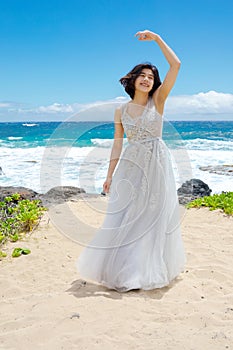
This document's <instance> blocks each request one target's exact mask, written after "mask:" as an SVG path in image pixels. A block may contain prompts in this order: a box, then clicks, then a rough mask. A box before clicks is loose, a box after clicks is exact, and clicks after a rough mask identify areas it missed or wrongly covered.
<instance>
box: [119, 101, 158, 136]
mask: <svg viewBox="0 0 233 350" xmlns="http://www.w3.org/2000/svg"><path fill="white" fill-rule="evenodd" d="M127 110H128V102H127V103H125V104H124V105H122V106H121V113H122V116H121V122H122V125H123V128H124V131H125V134H126V136H127V139H128V141H129V142H131V141H150V140H153V139H155V138H157V137H160V138H162V129H163V117H162V116H161V115H160V114H159V113H158V112H157V111H156V109H155V105H154V102H153V99H152V98H149V100H148V102H147V105H146V107H145V109H144V111H143V113H142V114H141V115H140V116H137V117H131V116H130V115H129V114H128V112H127Z"/></svg>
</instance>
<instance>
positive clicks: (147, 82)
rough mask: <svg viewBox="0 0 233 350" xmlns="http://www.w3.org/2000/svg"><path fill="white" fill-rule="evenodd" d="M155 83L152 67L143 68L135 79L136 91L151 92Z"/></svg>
mask: <svg viewBox="0 0 233 350" xmlns="http://www.w3.org/2000/svg"><path fill="white" fill-rule="evenodd" d="M153 85H154V74H153V72H152V70H151V69H149V68H143V70H142V71H141V73H140V74H139V76H138V77H137V78H136V80H135V91H136V90H138V91H141V92H146V93H149V92H150V91H151V89H152V88H153Z"/></svg>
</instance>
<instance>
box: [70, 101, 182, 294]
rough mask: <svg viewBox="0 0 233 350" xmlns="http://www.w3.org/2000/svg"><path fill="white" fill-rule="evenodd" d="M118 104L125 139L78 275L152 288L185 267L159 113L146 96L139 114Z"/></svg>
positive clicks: (113, 285)
mask: <svg viewBox="0 0 233 350" xmlns="http://www.w3.org/2000/svg"><path fill="white" fill-rule="evenodd" d="M127 106H128V104H124V105H123V106H122V107H121V108H122V117H121V121H122V125H123V127H124V131H125V133H126V136H127V139H128V146H127V147H126V148H125V150H124V152H123V154H122V156H121V158H120V160H119V163H118V166H117V168H116V170H115V173H114V176H113V178H112V183H111V187H110V195H109V200H108V206H107V212H106V215H105V219H104V222H103V225H102V226H101V228H100V229H98V230H97V232H96V234H95V236H94V238H93V239H92V241H91V242H90V243H89V244H88V246H87V247H85V248H84V249H83V251H82V253H81V255H80V256H79V258H78V261H77V267H78V270H79V272H80V275H81V276H82V277H83V278H87V279H90V280H93V281H96V282H98V283H100V284H102V285H104V286H106V287H108V288H110V289H115V290H117V291H120V292H125V291H128V290H131V289H144V290H149V289H154V288H161V287H164V286H166V285H168V284H169V283H170V282H171V281H172V280H173V279H174V278H175V277H177V276H178V275H179V273H180V272H182V271H183V270H184V265H185V263H186V256H185V252H184V246H183V241H182V236H181V231H180V212H179V203H178V198H177V192H176V184H175V178H174V173H173V169H172V162H171V157H170V153H169V150H168V148H167V146H166V144H165V143H164V141H163V140H162V126H163V118H162V116H161V115H160V114H159V113H158V112H157V111H156V109H155V106H154V103H153V100H152V99H151V98H149V100H148V103H147V106H146V108H145V109H144V112H143V113H142V115H141V116H139V117H136V118H132V117H131V116H130V115H129V114H128V113H127Z"/></svg>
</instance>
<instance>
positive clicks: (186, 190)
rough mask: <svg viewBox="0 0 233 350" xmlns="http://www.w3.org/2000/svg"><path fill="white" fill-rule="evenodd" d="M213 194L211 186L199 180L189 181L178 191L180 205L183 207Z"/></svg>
mask: <svg viewBox="0 0 233 350" xmlns="http://www.w3.org/2000/svg"><path fill="white" fill-rule="evenodd" d="M211 192H212V190H211V189H210V188H209V186H208V185H207V184H206V183H205V182H203V181H202V180H199V179H191V180H188V181H186V182H185V183H183V184H182V186H181V187H180V188H179V189H178V190H177V194H178V198H179V203H180V204H182V205H185V204H187V203H189V202H191V201H192V200H194V199H196V198H199V197H204V196H210V194H211Z"/></svg>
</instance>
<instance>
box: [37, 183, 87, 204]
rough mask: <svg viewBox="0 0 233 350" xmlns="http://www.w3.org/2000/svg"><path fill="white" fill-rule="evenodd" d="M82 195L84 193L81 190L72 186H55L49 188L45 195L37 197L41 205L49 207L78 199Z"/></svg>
mask: <svg viewBox="0 0 233 350" xmlns="http://www.w3.org/2000/svg"><path fill="white" fill-rule="evenodd" d="M83 193H86V192H85V191H84V189H83V188H79V187H74V186H57V187H53V188H51V189H50V190H49V191H48V192H47V193H45V194H41V195H38V198H39V199H40V200H41V201H42V203H43V205H45V206H50V205H53V204H60V203H63V202H66V201H69V200H70V199H74V198H77V197H80V195H81V194H83Z"/></svg>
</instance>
